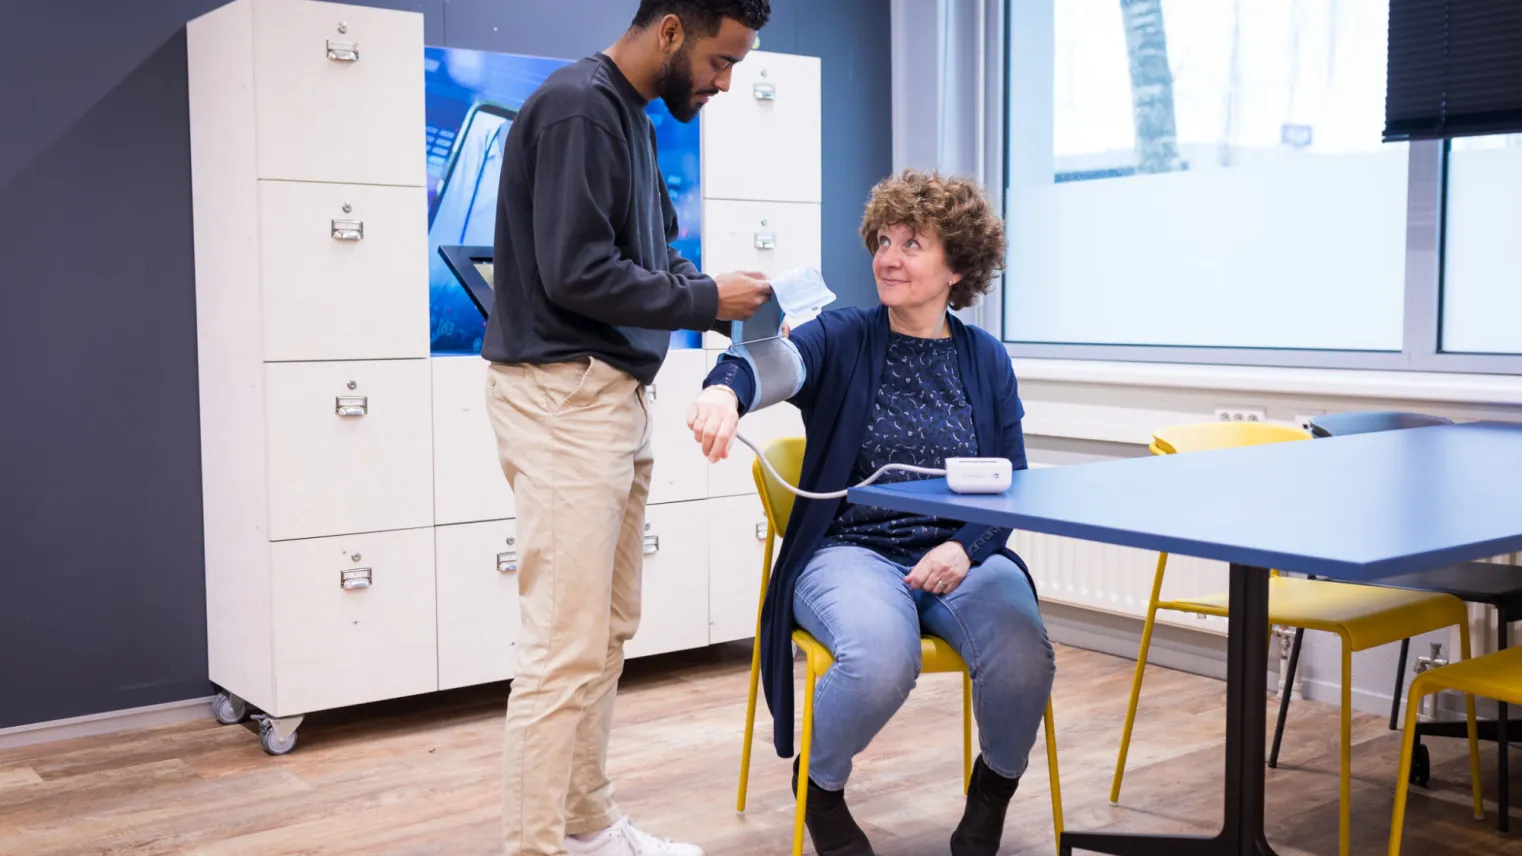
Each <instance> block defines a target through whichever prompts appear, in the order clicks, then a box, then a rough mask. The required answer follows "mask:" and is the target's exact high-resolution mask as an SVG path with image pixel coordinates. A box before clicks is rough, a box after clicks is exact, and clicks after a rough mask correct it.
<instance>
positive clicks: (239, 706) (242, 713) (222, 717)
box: [211, 693, 248, 725]
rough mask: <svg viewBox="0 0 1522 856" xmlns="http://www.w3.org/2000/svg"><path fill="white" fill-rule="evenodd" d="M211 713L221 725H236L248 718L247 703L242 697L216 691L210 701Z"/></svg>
mask: <svg viewBox="0 0 1522 856" xmlns="http://www.w3.org/2000/svg"><path fill="white" fill-rule="evenodd" d="M211 715H212V716H214V717H216V719H217V721H218V722H220V723H222V724H223V725H237V724H238V723H240V722H242V721H243V720H245V719H247V718H248V705H246V704H244V703H243V699H241V698H237V697H235V696H232V695H229V694H227V693H217V697H216V698H215V699H213V700H212V702H211Z"/></svg>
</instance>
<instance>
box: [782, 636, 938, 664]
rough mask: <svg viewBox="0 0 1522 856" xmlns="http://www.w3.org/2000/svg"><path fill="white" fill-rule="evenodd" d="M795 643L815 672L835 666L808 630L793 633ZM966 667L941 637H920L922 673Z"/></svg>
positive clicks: (822, 645)
mask: <svg viewBox="0 0 1522 856" xmlns="http://www.w3.org/2000/svg"><path fill="white" fill-rule="evenodd" d="M793 643H794V644H796V645H797V646H798V648H799V650H801V651H803V654H804V656H805V657H807V658H808V659H809V662H810V663H812V664H813V666H814V671H815V672H817V673H819V674H821V675H822V674H824V672H825V670H826V669H828V668H830V667H831V666H833V665H835V657H834V655H832V654H831V653H830V651H829V649H828V648H826V647H824V644H823V643H821V642H820V641H819V640H818V639H815V638H814V637H813V635H812V634H810V633H809V632H808V631H806V630H794V631H793ZM965 670H966V667H965V666H964V665H963V664H962V656H961V655H960V654H958V653H957V650H956V649H955V648H953V647H951V643H949V642H947V641H946V640H945V639H942V638H940V637H939V636H921V637H920V671H921V672H923V673H924V674H927V675H930V674H935V673H938V672H961V671H965Z"/></svg>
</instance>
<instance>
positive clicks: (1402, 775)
mask: <svg viewBox="0 0 1522 856" xmlns="http://www.w3.org/2000/svg"><path fill="white" fill-rule="evenodd" d="M1420 692H1421V686H1420V684H1419V683H1418V682H1416V681H1413V682H1412V683H1411V697H1410V698H1409V699H1407V700H1406V729H1405V732H1404V733H1403V734H1402V735H1401V739H1400V767H1399V769H1398V770H1397V771H1396V774H1395V810H1394V813H1393V816H1392V817H1391V818H1390V852H1389V856H1400V839H1401V832H1402V831H1403V830H1404V827H1405V824H1406V794H1407V793H1408V792H1409V791H1410V790H1411V750H1412V748H1413V747H1414V746H1415V745H1416V711H1417V708H1419V707H1421V696H1420V695H1418V693H1420Z"/></svg>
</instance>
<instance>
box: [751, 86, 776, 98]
mask: <svg viewBox="0 0 1522 856" xmlns="http://www.w3.org/2000/svg"><path fill="white" fill-rule="evenodd" d="M751 92H752V93H754V94H755V96H756V100H757V101H776V100H777V84H775V83H765V82H762V83H757V84H756V85H755V86H754V87H752V88H751Z"/></svg>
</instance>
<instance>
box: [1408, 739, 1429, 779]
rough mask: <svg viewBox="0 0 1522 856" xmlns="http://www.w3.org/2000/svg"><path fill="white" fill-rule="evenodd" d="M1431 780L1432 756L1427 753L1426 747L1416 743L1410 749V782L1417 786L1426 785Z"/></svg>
mask: <svg viewBox="0 0 1522 856" xmlns="http://www.w3.org/2000/svg"><path fill="white" fill-rule="evenodd" d="M1431 781H1432V756H1431V755H1429V754H1428V753H1427V747H1426V746H1425V745H1424V744H1421V743H1418V744H1416V746H1415V747H1414V748H1413V749H1412V750H1411V784H1413V785H1416V786H1417V787H1419V788H1425V787H1427V784H1428V783H1429V782H1431Z"/></svg>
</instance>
